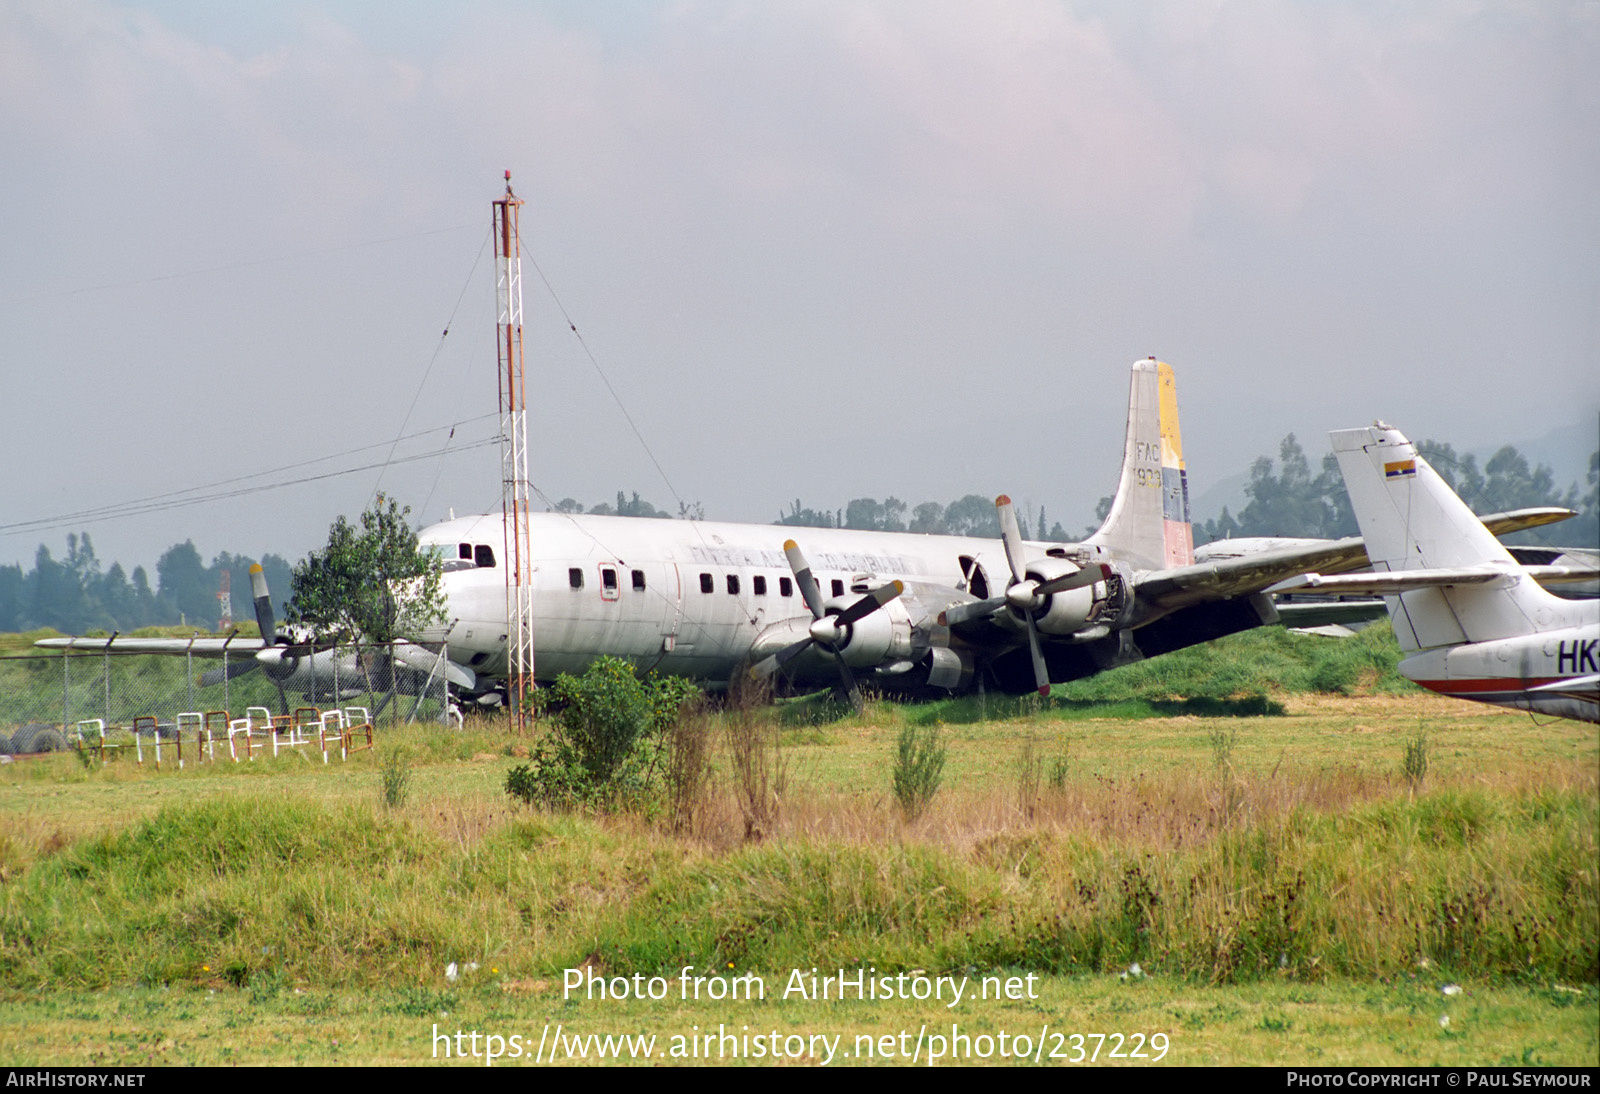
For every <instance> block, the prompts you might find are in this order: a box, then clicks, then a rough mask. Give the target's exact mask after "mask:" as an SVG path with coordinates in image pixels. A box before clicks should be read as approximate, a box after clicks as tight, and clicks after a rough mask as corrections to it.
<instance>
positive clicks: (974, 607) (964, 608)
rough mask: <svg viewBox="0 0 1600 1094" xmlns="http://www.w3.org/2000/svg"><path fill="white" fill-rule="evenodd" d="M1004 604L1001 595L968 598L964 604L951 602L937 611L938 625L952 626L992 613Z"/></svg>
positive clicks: (1004, 600) (1004, 599) (1004, 601)
mask: <svg viewBox="0 0 1600 1094" xmlns="http://www.w3.org/2000/svg"><path fill="white" fill-rule="evenodd" d="M1005 606H1006V598H1005V597H1003V596H996V597H990V598H989V599H988V600H969V601H967V602H966V603H965V604H952V605H951V606H950V607H948V608H946V609H945V610H944V611H942V612H940V613H939V626H941V627H953V626H955V625H956V624H957V623H965V622H966V621H967V620H969V619H979V618H982V617H984V616H989V615H993V614H994V613H995V612H997V611H999V610H1000V609H1001V608H1003V607H1005Z"/></svg>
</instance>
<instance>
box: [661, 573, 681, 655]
mask: <svg viewBox="0 0 1600 1094" xmlns="http://www.w3.org/2000/svg"><path fill="white" fill-rule="evenodd" d="M661 577H662V583H661V604H662V618H661V652H662V653H672V652H674V651H675V650H677V648H678V626H679V624H680V623H682V621H683V575H682V574H680V573H679V572H678V564H677V563H676V562H668V563H665V564H663V565H662V566H661Z"/></svg>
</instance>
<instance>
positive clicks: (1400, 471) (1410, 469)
mask: <svg viewBox="0 0 1600 1094" xmlns="http://www.w3.org/2000/svg"><path fill="white" fill-rule="evenodd" d="M1416 473H1417V461H1416V460H1400V461H1399V462H1398V463H1386V464H1384V465H1383V477H1384V478H1386V479H1398V478H1401V477H1402V476H1405V475H1415V474H1416Z"/></svg>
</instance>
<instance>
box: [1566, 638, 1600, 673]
mask: <svg viewBox="0 0 1600 1094" xmlns="http://www.w3.org/2000/svg"><path fill="white" fill-rule="evenodd" d="M1597 645H1600V638H1591V639H1589V640H1588V641H1580V640H1578V639H1573V640H1572V641H1571V642H1562V643H1561V647H1560V649H1559V650H1558V651H1557V652H1556V672H1557V673H1559V674H1560V675H1563V676H1565V675H1567V674H1568V673H1580V672H1600V660H1597V659H1596V654H1595V647H1596V646H1597ZM1568 646H1571V647H1572V648H1571V649H1570V650H1569V649H1568V648H1567V647H1568ZM1569 666H1570V667H1569Z"/></svg>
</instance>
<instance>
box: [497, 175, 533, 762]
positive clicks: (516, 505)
mask: <svg viewBox="0 0 1600 1094" xmlns="http://www.w3.org/2000/svg"><path fill="white" fill-rule="evenodd" d="M521 209H522V200H521V199H520V198H518V197H517V196H516V194H514V193H512V191H511V172H510V171H507V172H506V193H505V196H504V197H503V198H500V199H499V200H498V201H496V202H495V203H494V241H495V243H494V245H495V258H496V263H495V267H496V273H495V295H496V298H497V303H498V305H499V313H500V319H499V327H498V330H497V336H496V338H495V345H496V346H498V347H499V354H500V369H499V373H500V479H501V495H500V505H501V510H502V512H503V515H504V517H505V553H504V557H503V563H502V564H503V565H504V566H505V571H506V658H507V663H506V684H507V692H508V698H509V699H510V703H509V709H510V714H511V728H512V730H513V732H516V731H519V730H520V729H521V728H522V727H523V726H524V725H525V724H526V722H527V721H528V719H529V717H530V716H531V714H532V708H531V706H530V704H529V703H528V701H527V700H528V697H529V695H530V693H531V692H532V690H533V554H532V551H531V550H530V548H529V544H528V512H529V504H530V499H531V495H532V488H531V486H530V484H529V482H528V423H527V398H526V394H525V390H526V389H525V386H524V382H523V367H522V237H521V232H520V228H519V219H520V212H521Z"/></svg>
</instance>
